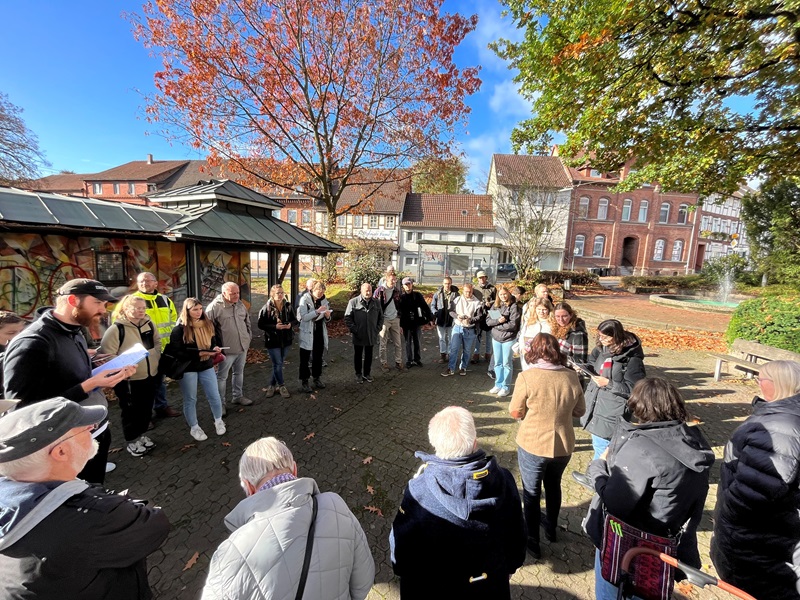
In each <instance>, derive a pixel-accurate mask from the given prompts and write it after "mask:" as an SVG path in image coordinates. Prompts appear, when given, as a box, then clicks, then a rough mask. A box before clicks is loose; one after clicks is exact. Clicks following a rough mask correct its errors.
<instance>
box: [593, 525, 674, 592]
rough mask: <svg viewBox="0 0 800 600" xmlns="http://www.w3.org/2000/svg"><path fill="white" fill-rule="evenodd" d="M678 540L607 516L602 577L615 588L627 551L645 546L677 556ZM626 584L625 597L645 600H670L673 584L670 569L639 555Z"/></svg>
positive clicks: (656, 560) (660, 561)
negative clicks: (627, 584)
mask: <svg viewBox="0 0 800 600" xmlns="http://www.w3.org/2000/svg"><path fill="white" fill-rule="evenodd" d="M679 540H680V535H678V536H676V537H663V536H659V535H653V534H651V533H647V532H645V531H642V530H641V529H637V528H636V527H633V526H631V525H628V524H627V523H625V522H624V521H621V520H620V519H618V518H616V517H615V516H613V515H610V514H606V522H605V529H604V531H603V548H602V549H601V551H600V562H601V575H602V576H603V579H605V580H606V581H608V582H609V583H612V584H614V585H617V586H618V585H620V582H621V579H622V558H623V557H624V556H625V553H626V552H627V551H628V550H630V549H631V548H639V547H645V548H652V549H653V550H656V551H658V552H663V553H664V554H668V555H669V556H677V555H678V541H679ZM628 582H629V586H628V588H627V589H626V590H625V593H626V594H627V595H628V596H630V594H633V595H635V596H639V597H640V598H643V599H644V600H669V598H671V597H672V587H673V585H674V583H675V582H674V576H673V568H672V567H671V566H670V565H668V564H667V563H665V562H663V561H662V560H661V559H659V558H658V557H657V556H652V555H649V554H644V555H640V556H637V557H636V559H635V560H634V561H633V562H632V563H631V566H630V572H629V578H628ZM623 597H625V596H623Z"/></svg>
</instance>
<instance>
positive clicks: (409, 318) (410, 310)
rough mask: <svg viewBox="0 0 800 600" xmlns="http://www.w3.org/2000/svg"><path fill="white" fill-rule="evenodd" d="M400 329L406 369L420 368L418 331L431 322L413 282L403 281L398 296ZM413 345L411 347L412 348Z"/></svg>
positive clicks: (430, 316) (423, 299) (423, 300)
mask: <svg viewBox="0 0 800 600" xmlns="http://www.w3.org/2000/svg"><path fill="white" fill-rule="evenodd" d="M399 304H400V307H399V310H400V329H401V330H402V332H403V336H404V337H405V340H406V369H410V368H411V367H413V366H415V365H416V366H417V367H421V366H422V355H421V354H420V350H419V330H420V327H422V326H423V325H428V324H429V323H431V321H433V315H432V314H431V308H430V306H428V303H427V302H425V298H424V297H423V296H422V294H420V293H419V292H415V291H414V280H413V279H411V277H406V278H405V279H403V293H402V294H401V295H400V302H399ZM412 345H413V346H412Z"/></svg>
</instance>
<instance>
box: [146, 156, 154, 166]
mask: <svg viewBox="0 0 800 600" xmlns="http://www.w3.org/2000/svg"><path fill="white" fill-rule="evenodd" d="M147 164H148V165H152V164H153V155H152V154H148V155H147Z"/></svg>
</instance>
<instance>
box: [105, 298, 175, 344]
mask: <svg viewBox="0 0 800 600" xmlns="http://www.w3.org/2000/svg"><path fill="white" fill-rule="evenodd" d="M132 295H133V296H136V297H137V298H141V299H142V300H144V301H145V305H146V309H145V310H146V312H147V316H148V317H150V320H151V321H152V322H153V325H155V326H156V329H158V334H159V335H160V336H161V350H162V351H163V350H164V348H166V347H167V344H168V343H169V334H170V333H171V332H172V329H173V328H174V327H175V323H177V322H178V311H176V310H175V304H173V302H172V300H170V299H169V298H168V297H167V296H165V295H164V294H145V293H144V292H140V291H135V292H133V294H132ZM117 315H119V304H117V306H115V307H114V312H113V313H112V315H111V317H112V318H113V319H114V320H116V319H117Z"/></svg>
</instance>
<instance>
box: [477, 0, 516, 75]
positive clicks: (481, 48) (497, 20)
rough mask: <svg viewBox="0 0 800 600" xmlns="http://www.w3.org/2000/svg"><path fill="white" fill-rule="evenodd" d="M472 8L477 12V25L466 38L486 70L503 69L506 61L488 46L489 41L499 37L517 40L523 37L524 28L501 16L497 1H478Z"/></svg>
mask: <svg viewBox="0 0 800 600" xmlns="http://www.w3.org/2000/svg"><path fill="white" fill-rule="evenodd" d="M472 10H474V11H475V12H476V13H477V14H478V26H477V27H476V28H475V31H474V32H472V33H471V34H470V35H469V37H468V40H469V41H471V42H472V43H473V44H474V45H475V47H476V49H477V51H478V58H479V62H480V64H481V66H482V67H483V68H484V69H487V70H493V71H504V70H507V69H508V63H507V62H506V61H504V60H503V59H501V58H499V57H498V56H497V54H495V52H494V50H491V49H490V48H489V44H490V43H491V42H496V41H497V40H499V39H500V38H504V39H507V40H510V41H514V42H518V41H521V40H522V39H523V37H524V34H525V32H524V30H522V29H517V28H516V27H514V25H513V23H512V21H511V18H510V17H503V16H502V14H501V13H502V7H501V5H500V3H499V2H478V3H477V4H476V5H473V7H472Z"/></svg>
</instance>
